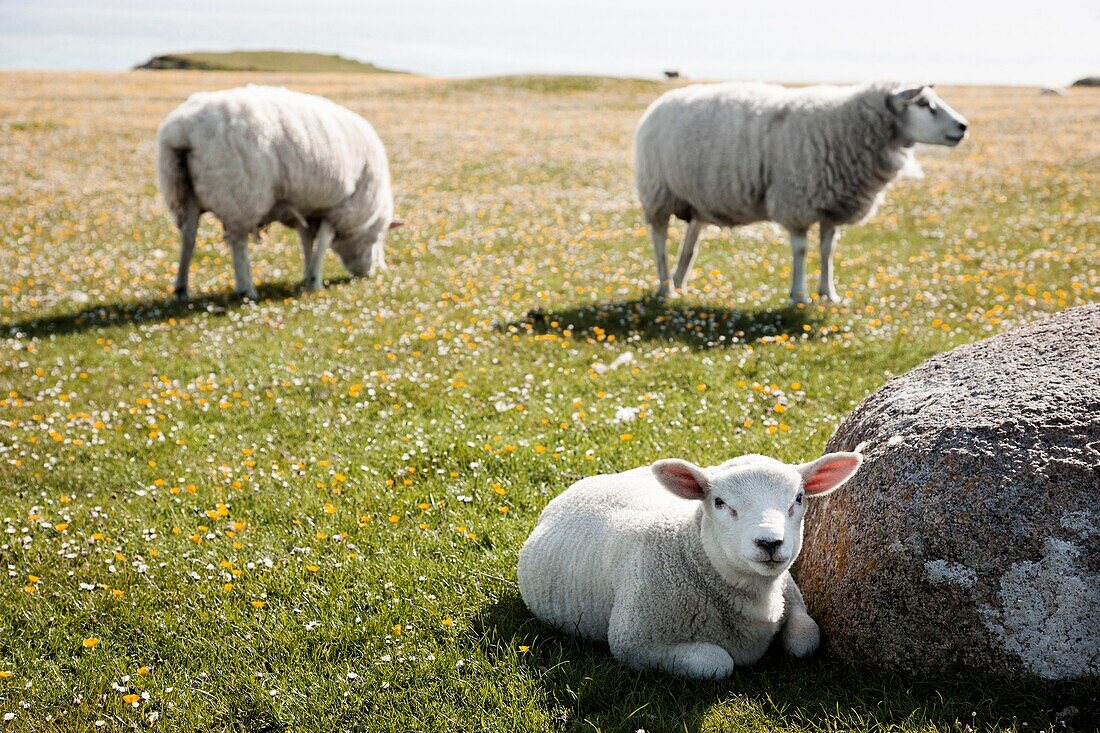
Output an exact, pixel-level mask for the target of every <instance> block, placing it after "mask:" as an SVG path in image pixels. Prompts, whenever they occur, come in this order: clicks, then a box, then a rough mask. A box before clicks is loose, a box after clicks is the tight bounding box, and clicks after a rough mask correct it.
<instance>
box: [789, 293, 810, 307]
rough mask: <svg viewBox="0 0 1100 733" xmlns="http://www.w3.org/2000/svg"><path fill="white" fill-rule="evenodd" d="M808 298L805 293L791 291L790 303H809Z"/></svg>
mask: <svg viewBox="0 0 1100 733" xmlns="http://www.w3.org/2000/svg"><path fill="white" fill-rule="evenodd" d="M809 303H810V299H809V298H807V297H806V294H805V293H791V305H809Z"/></svg>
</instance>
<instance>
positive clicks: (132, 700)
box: [122, 694, 141, 705]
mask: <svg viewBox="0 0 1100 733" xmlns="http://www.w3.org/2000/svg"><path fill="white" fill-rule="evenodd" d="M122 699H123V700H125V701H126V704H127V705H133V704H134V703H136V702H137V701H138V700H140V699H141V695H134V694H130V695H123V696H122Z"/></svg>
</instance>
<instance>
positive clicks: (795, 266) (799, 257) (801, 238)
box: [791, 231, 810, 305]
mask: <svg viewBox="0 0 1100 733" xmlns="http://www.w3.org/2000/svg"><path fill="white" fill-rule="evenodd" d="M809 302H810V299H809V298H807V297H806V232H805V231H801V232H795V231H791V304H792V305H796V304H798V303H809Z"/></svg>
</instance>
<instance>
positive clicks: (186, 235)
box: [157, 85, 401, 299]
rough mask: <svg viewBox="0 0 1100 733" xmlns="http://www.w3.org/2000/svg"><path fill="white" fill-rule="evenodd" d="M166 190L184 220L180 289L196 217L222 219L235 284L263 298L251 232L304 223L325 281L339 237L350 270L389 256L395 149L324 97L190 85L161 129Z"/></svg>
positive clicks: (311, 283) (306, 258)
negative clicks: (328, 255) (391, 152)
mask: <svg viewBox="0 0 1100 733" xmlns="http://www.w3.org/2000/svg"><path fill="white" fill-rule="evenodd" d="M157 145H158V149H157V174H158V182H159V184H160V189H161V193H162V194H163V195H164V200H165V202H166V203H167V204H168V208H169V210H170V211H171V212H172V216H173V218H174V219H175V221H176V225H177V226H178V227H179V228H180V235H181V245H180V264H179V272H178V274H177V276H176V296H177V297H179V298H186V297H187V290H188V274H189V270H190V267H191V256H192V254H193V253H194V250H195V235H196V233H197V231H198V225H199V217H200V216H201V215H202V213H203V212H206V211H209V212H211V213H212V214H214V216H216V217H218V219H220V220H221V222H222V226H223V227H224V228H225V239H226V241H227V242H228V244H229V248H230V251H231V252H232V255H233V274H234V280H235V283H236V292H237V294H238V295H241V296H244V297H247V298H252V299H256V298H258V297H259V294H258V293H257V291H256V288H255V286H254V285H253V284H252V269H251V266H250V265H249V261H248V237H249V235H250V234H251V233H253V232H257V231H259V230H260V229H261V228H263V227H264V226H266V225H268V224H270V223H272V222H280V223H282V224H284V225H286V226H288V227H292V228H294V229H297V230H298V234H299V236H300V238H301V244H302V260H303V263H304V266H305V275H304V278H303V284H304V285H305V287H306V289H307V290H319V289H320V288H321V286H322V282H321V266H322V263H323V260H324V256H325V252H326V251H327V250H328V249H329V247H330V246H331V248H332V249H333V251H335V252H336V254H338V255H339V256H340V260H341V262H343V264H344V267H345V268H347V270H348V272H350V273H351V274H352V275H357V276H358V275H369V274H373V273H374V272H375V271H377V270H379V269H381V268H384V267H385V266H386V262H385V256H384V251H383V245H384V240H385V236H386V232H388V231H389V230H390V229H394V228H396V227H398V226H400V225H401V222H400V221H397V220H395V219H394V218H393V192H392V190H391V188H390V172H389V163H388V161H387V159H386V150H385V148H384V147H383V145H382V141H381V140H380V139H379V138H378V135H377V133H375V131H374V128H373V127H371V125H370V123H368V122H367V121H366V120H364V119H363V118H362V117H360V116H359V115H357V114H355V113H354V112H352V111H351V110H349V109H347V108H345V107H341V106H340V105H338V104H335V103H334V102H331V101H329V100H327V99H325V98H324V97H318V96H315V95H312V94H301V93H298V92H292V91H289V90H287V89H281V88H276V87H264V86H255V85H249V86H246V87H240V88H238V89H227V90H224V91H218V92H203V93H199V94H193V95H192V96H191V97H190V98H189V99H188V100H187V101H186V102H184V103H183V104H181V105H180V106H179V107H177V108H176V109H175V110H173V111H172V112H171V113H170V114H169V115H168V117H167V118H166V119H165V120H164V123H163V124H161V126H160V129H159V130H158V132H157Z"/></svg>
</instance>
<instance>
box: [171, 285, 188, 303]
mask: <svg viewBox="0 0 1100 733" xmlns="http://www.w3.org/2000/svg"><path fill="white" fill-rule="evenodd" d="M172 295H174V296H176V302H177V303H186V302H187V301H189V300H191V296H190V295H188V294H187V290H186V289H185V288H176V289H175V290H173V291H172Z"/></svg>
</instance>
